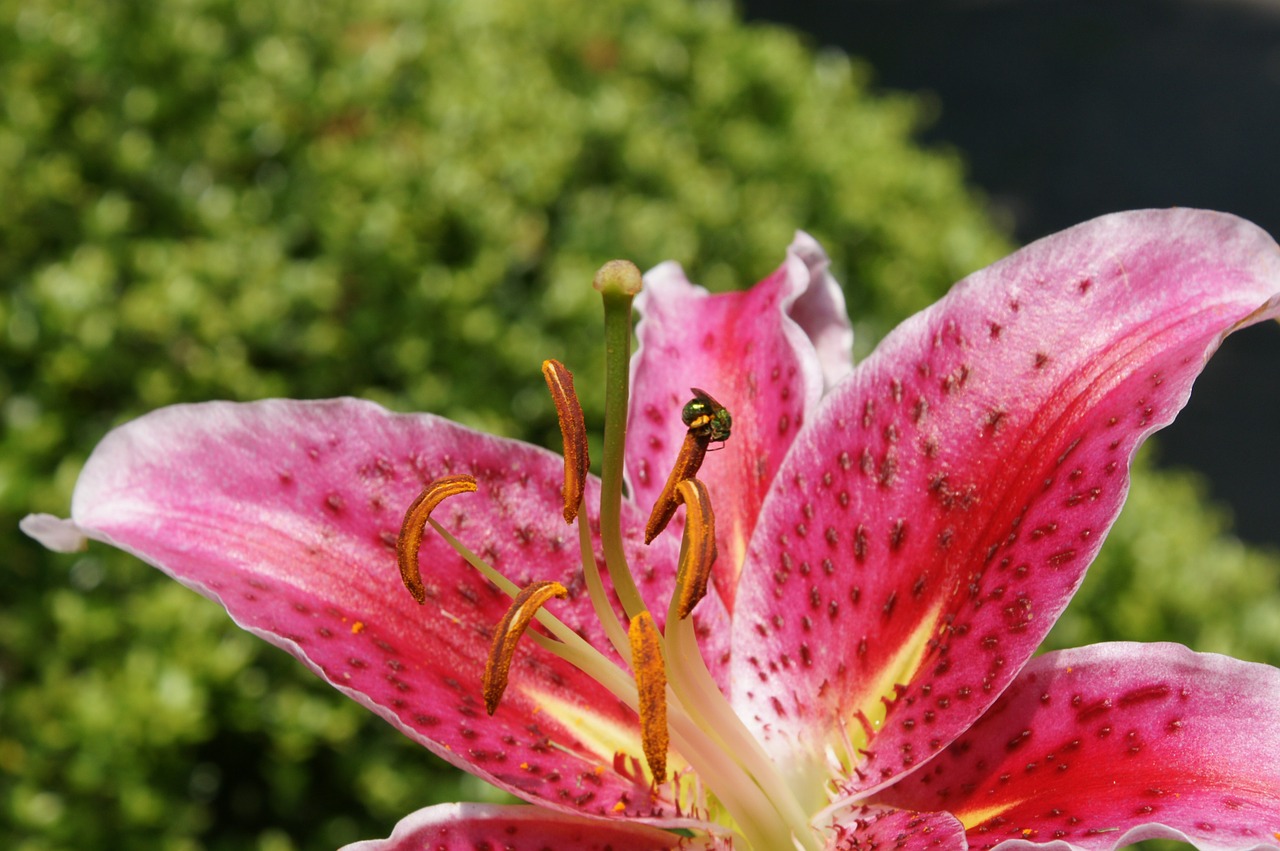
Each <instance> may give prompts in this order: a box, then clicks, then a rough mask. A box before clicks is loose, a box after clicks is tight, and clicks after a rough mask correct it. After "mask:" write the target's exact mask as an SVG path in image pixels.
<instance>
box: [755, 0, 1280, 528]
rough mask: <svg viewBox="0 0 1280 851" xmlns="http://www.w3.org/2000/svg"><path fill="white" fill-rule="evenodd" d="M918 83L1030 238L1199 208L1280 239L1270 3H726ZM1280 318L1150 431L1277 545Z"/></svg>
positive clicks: (1166, 452)
mask: <svg viewBox="0 0 1280 851" xmlns="http://www.w3.org/2000/svg"><path fill="white" fill-rule="evenodd" d="M740 2H741V3H742V8H743V11H744V13H745V14H746V16H747V17H748V19H756V20H768V21H775V22H778V23H785V24H789V25H791V26H794V27H797V28H799V29H802V30H805V31H807V32H809V33H810V34H811V36H812V39H813V41H814V42H815V43H816V44H818V45H830V46H835V47H839V48H842V49H844V50H846V51H848V52H849V53H851V54H854V55H856V56H860V57H863V58H865V59H867V60H869V61H870V62H871V64H872V66H873V68H874V69H875V75H876V79H875V82H876V85H877V86H882V87H884V88H890V89H903V90H909V91H925V92H931V93H933V94H934V95H935V96H936V100H937V103H938V110H939V113H938V119H937V121H936V123H935V124H934V125H933V126H932V127H931V128H929V130H928V132H927V133H926V135H925V141H926V142H929V143H942V144H946V145H950V146H954V147H955V148H957V149H959V150H960V151H961V152H962V153H963V154H964V156H965V158H966V160H967V161H968V163H969V166H970V170H971V175H972V180H973V182H974V183H975V184H977V185H978V186H979V187H981V188H982V190H983V191H984V192H985V193H986V194H987V195H988V197H989V198H990V199H991V201H992V204H993V206H994V207H995V209H996V210H997V211H998V212H999V213H1001V214H1003V215H1004V216H1006V217H1007V218H1008V220H1009V221H1010V222H1011V223H1012V225H1013V228H1014V233H1015V235H1016V237H1017V238H1018V239H1019V240H1020V241H1022V242H1027V241H1030V240H1032V239H1035V238H1037V237H1040V236H1044V235H1045V234H1049V233H1052V232H1054V231H1056V230H1060V229H1062V228H1064V227H1067V226H1068V225H1072V224H1075V223H1077V222H1081V221H1084V220H1085V219H1088V218H1092V217H1093V216H1096V215H1099V214H1101V213H1106V212H1111V211H1114V210H1123V209H1130V208H1136V207H1168V206H1183V207H1208V208H1213V209H1219V210H1226V211H1229V212H1232V213H1236V214H1238V215H1241V216H1244V217H1245V218H1248V219H1252V220H1253V221H1254V222H1256V223H1257V224H1259V225H1261V226H1262V227H1263V228H1265V229H1266V230H1268V231H1269V232H1270V233H1271V234H1272V235H1275V236H1280V0H1253V2H1247V0H986V1H985V2H984V1H983V0H968V2H963V1H962V0H945V1H944V0H932V1H931V2H926V1H925V0H840V2H830V0H740ZM1278 377H1280V327H1277V326H1276V325H1275V324H1274V323H1268V324H1267V325H1266V326H1264V327H1261V328H1253V329H1250V330H1248V331H1244V332H1241V333H1240V334H1238V335H1237V336H1235V337H1233V338H1232V339H1231V340H1230V341H1229V342H1228V343H1227V344H1226V345H1225V346H1224V347H1223V349H1222V350H1221V351H1220V352H1219V353H1218V355H1217V356H1216V357H1215V358H1214V359H1213V360H1212V361H1211V362H1210V364H1209V366H1208V368H1207V369H1206V370H1205V374H1204V376H1203V378H1202V379H1201V380H1200V381H1199V382H1198V383H1197V385H1196V389H1195V392H1194V394H1193V395H1192V397H1191V402H1190V404H1189V405H1188V407H1187V409H1186V410H1185V411H1183V413H1182V414H1181V415H1180V416H1179V418H1178V420H1177V422H1176V423H1175V424H1174V425H1173V426H1171V427H1169V428H1168V429H1167V430H1165V431H1164V432H1162V433H1161V438H1160V445H1161V453H1160V454H1161V460H1162V462H1163V463H1165V464H1167V465H1177V466H1189V467H1193V468H1195V469H1198V470H1201V471H1203V472H1204V473H1206V474H1207V475H1208V477H1209V479H1210V482H1211V486H1212V492H1213V495H1214V496H1215V497H1216V498H1217V499H1219V500H1222V501H1225V502H1226V503H1228V504H1229V505H1230V506H1231V507H1232V509H1233V511H1234V513H1235V518H1236V528H1237V530H1238V531H1239V533H1240V535H1241V536H1242V537H1244V538H1246V539H1248V540H1252V541H1255V542H1271V543H1276V544H1280V487H1278V484H1280V483H1278V481H1277V474H1280V378H1278Z"/></svg>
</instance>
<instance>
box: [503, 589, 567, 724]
mask: <svg viewBox="0 0 1280 851" xmlns="http://www.w3.org/2000/svg"><path fill="white" fill-rule="evenodd" d="M567 596H569V591H568V589H567V588H565V587H564V586H563V585H561V584H560V583H559V582H551V581H549V580H544V581H541V582H533V583H531V584H529V585H528V586H526V587H525V588H522V589H521V590H520V593H519V594H517V595H516V598H515V600H513V601H512V602H511V608H509V609H507V613H506V614H505V615H503V617H502V621H501V622H500V623H499V624H498V628H497V630H495V631H494V634H493V644H491V645H490V646H489V661H488V662H487V663H486V664H485V666H484V706H485V709H487V710H489V714H490V715H492V714H493V713H494V710H496V709H497V708H498V701H499V700H501V699H502V693H503V692H504V691H506V689H507V678H508V676H509V675H510V674H511V659H512V657H513V656H514V655H515V652H516V644H518V643H519V641H520V636H522V635H524V631H525V630H526V629H528V627H529V622H530V621H532V620H533V618H534V616H535V615H537V614H538V610H539V609H541V608H542V607H543V606H544V605H545V604H546V603H547V601H548V600H550V599H551V598H552V597H556V598H558V599H564V598H565V597H567Z"/></svg>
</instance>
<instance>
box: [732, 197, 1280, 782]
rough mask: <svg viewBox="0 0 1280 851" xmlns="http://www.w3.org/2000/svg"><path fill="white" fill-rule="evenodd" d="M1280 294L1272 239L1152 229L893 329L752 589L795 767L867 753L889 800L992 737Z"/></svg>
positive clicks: (741, 611) (746, 662)
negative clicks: (1208, 386)
mask: <svg viewBox="0 0 1280 851" xmlns="http://www.w3.org/2000/svg"><path fill="white" fill-rule="evenodd" d="M1278 299H1280V249H1277V246H1276V244H1275V242H1274V241H1272V240H1271V238H1270V237H1268V236H1267V235H1266V234H1265V233H1264V232H1262V231H1261V230H1259V229H1258V228H1257V227H1255V226H1253V225H1251V224H1249V223H1248V222H1244V221H1242V220H1240V219H1237V218H1234V217H1232V216H1228V215H1223V214H1218V213H1208V212H1200V211H1193V210H1153V211H1141V212H1134V213H1122V214H1116V215H1112V216H1105V217H1103V218H1100V219H1095V220H1093V221H1091V222H1087V223H1085V224H1082V225H1079V226H1077V227H1074V228H1071V229H1069V230H1067V231H1063V232H1062V233H1059V234H1056V235H1054V236H1051V237H1047V238H1045V239H1043V240H1040V241H1039V242H1036V243H1034V244H1032V245H1029V246H1027V247H1026V248H1024V249H1022V250H1021V251H1019V252H1017V253H1016V254H1014V255H1012V256H1010V257H1008V258H1006V259H1004V260H1002V261H1000V262H998V263H996V264H995V265H993V266H991V267H989V268H987V269H984V270H982V271H980V272H977V273H975V274H973V275H971V276H969V277H968V278H966V279H965V280H964V281H962V282H960V283H959V284H957V285H956V286H955V288H953V290H952V291H951V293H950V294H949V295H948V296H947V297H945V298H944V299H943V300H942V301H940V302H939V303H938V304H936V305H934V306H933V307H931V308H930V309H928V310H926V311H924V312H922V313H920V314H917V315H916V316H914V317H912V318H911V319H909V320H907V321H906V322H905V323H903V324H902V325H901V326H900V327H899V328H897V329H896V330H895V331H894V332H893V333H892V334H891V335H889V337H887V338H886V339H885V340H884V341H883V343H882V344H881V345H880V347H879V348H878V349H877V350H876V351H875V352H874V353H873V354H872V356H871V357H870V358H868V359H867V360H866V361H865V362H864V363H862V364H860V365H859V366H858V367H857V369H856V370H855V371H854V374H853V375H852V377H851V378H850V379H849V380H848V381H846V382H845V383H843V384H842V385H840V386H839V387H838V388H837V389H836V390H835V391H833V393H832V394H830V395H829V396H828V397H827V399H826V400H825V401H824V404H823V406H822V408H821V409H820V410H819V412H818V415H817V417H816V418H815V419H814V420H813V421H812V422H811V423H810V424H809V425H808V426H807V427H806V428H805V429H804V430H803V431H802V433H801V435H800V436H799V437H798V438H797V440H796V443H795V445H794V447H793V449H792V452H791V454H790V455H789V456H788V458H787V461H786V463H785V464H784V466H783V467H782V469H781V470H780V471H779V473H778V475H777V477H776V479H775V480H774V484H773V488H772V490H771V491H770V493H769V496H768V498H767V500H766V501H765V504H764V508H763V514H762V517H761V519H760V522H759V525H758V526H757V527H756V532H755V536H754V538H753V539H752V545H751V549H750V555H749V558H748V563H747V566H746V568H745V569H744V571H743V584H742V587H741V588H740V589H739V593H738V598H737V599H738V608H737V611H736V620H735V624H734V634H733V641H732V644H733V663H732V664H733V669H732V687H733V692H734V693H733V699H734V701H735V705H736V706H738V707H739V710H740V712H741V714H743V715H744V717H747V718H748V719H749V720H750V721H751V722H752V723H753V724H754V725H755V726H756V728H757V729H758V730H760V732H761V734H762V736H763V737H764V738H765V740H766V741H767V742H768V746H769V748H770V749H771V750H772V751H773V752H774V753H775V755H776V756H777V758H778V759H779V760H780V761H782V762H784V763H785V764H791V765H809V766H816V765H820V764H821V748H822V747H823V746H825V745H829V744H833V743H834V744H836V745H839V743H840V742H842V741H850V742H852V745H853V748H854V749H855V751H854V753H852V754H845V759H846V763H847V768H848V770H849V772H850V777H849V780H848V790H849V791H855V790H859V789H861V790H870V789H873V788H875V787H878V786H881V785H884V784H886V783H888V782H890V781H892V780H893V779H894V778H895V777H898V776H900V775H902V774H903V773H905V772H908V771H910V770H912V769H913V768H915V767H916V766H918V765H920V764H921V763H923V762H925V761H926V760H927V759H929V758H930V757H931V756H933V755H934V754H936V753H937V752H938V751H940V750H941V749H942V748H943V747H945V746H946V745H947V743H948V742H950V741H951V740H952V739H954V738H955V737H956V736H957V735H959V734H960V733H961V732H962V731H963V730H964V729H965V728H967V727H968V726H969V725H970V724H971V723H973V721H974V720H975V719H976V718H977V717H978V716H979V715H981V714H982V712H983V711H984V710H985V709H986V708H987V707H988V706H990V705H991V703H992V702H993V701H994V700H995V699H996V698H997V697H998V696H999V694H1000V693H1001V691H1003V690H1004V688H1005V687H1006V686H1007V685H1008V683H1009V682H1010V680H1011V679H1012V678H1013V677H1014V676H1015V675H1016V673H1017V672H1018V670H1019V669H1020V668H1021V667H1022V665H1023V664H1024V663H1025V662H1026V660H1027V659H1028V658H1029V657H1030V656H1031V654H1032V652H1033V651H1034V650H1035V648H1036V647H1037V646H1038V645H1039V643H1040V641H1041V639H1042V638H1043V637H1044V635H1045V633H1046V632H1048V630H1049V628H1050V626H1052V624H1053V623H1054V621H1055V620H1056V619H1057V617H1058V614H1059V613H1060V612H1061V611H1062V608H1063V607H1064V606H1065V605H1066V603H1067V601H1068V600H1069V598H1070V597H1071V595H1072V593H1074V591H1075V589H1076V587H1077V586H1078V584H1079V582H1080V580H1081V578H1082V577H1083V574H1084V571H1085V568H1086V566H1087V565H1088V564H1089V562H1090V561H1091V560H1092V558H1093V556H1094V554H1095V553H1096V552H1097V550H1098V547H1099V546H1100V545H1101V543H1102V539H1103V537H1104V536H1105V534H1106V532H1107V530H1108V529H1109V528H1110V526H1111V523H1112V522H1113V520H1114V519H1115V516H1116V514H1117V513H1118V512H1119V509H1120V506H1121V504H1122V502H1123V501H1124V497H1125V494H1126V492H1127V489H1128V481H1129V463H1130V459H1131V458H1132V456H1133V453H1134V451H1135V449H1136V448H1137V446H1138V445H1139V443H1141V441H1142V440H1143V439H1144V438H1145V437H1146V436H1147V435H1149V434H1150V433H1151V432H1152V431H1154V430H1155V429H1157V428H1159V427H1160V426H1162V425H1165V424H1167V423H1168V422H1169V421H1171V420H1172V419H1173V416H1174V414H1175V413H1176V412H1177V411H1178V409H1179V408H1181V406H1182V405H1183V404H1184V402H1185V401H1186V398H1187V395H1188V393H1189V392H1190V388H1191V382H1192V380H1193V379H1194V378H1195V376H1196V375H1197V374H1198V373H1199V372H1200V370H1201V368H1202V366H1203V365H1204V362H1205V360H1206V359H1207V358H1208V357H1209V355H1210V354H1211V353H1212V352H1213V351H1214V349H1215V348H1216V347H1217V346H1218V344H1219V343H1220V342H1221V340H1222V338H1223V337H1224V336H1225V335H1226V334H1228V333H1230V332H1231V331H1233V330H1235V329H1236V328H1239V327H1241V326H1243V325H1247V324H1250V323H1253V322H1257V321H1260V320H1262V319H1265V318H1268V317H1274V316H1275V315H1276V314H1277V300H1278ZM806 753H807V754H809V757H808V758H803V755H804V754H806Z"/></svg>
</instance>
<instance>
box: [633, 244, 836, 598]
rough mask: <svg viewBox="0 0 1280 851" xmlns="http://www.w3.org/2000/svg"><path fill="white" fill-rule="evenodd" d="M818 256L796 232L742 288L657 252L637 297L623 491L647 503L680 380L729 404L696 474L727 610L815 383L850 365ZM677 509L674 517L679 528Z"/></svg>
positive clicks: (684, 393)
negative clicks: (713, 285) (711, 521)
mask: <svg viewBox="0 0 1280 851" xmlns="http://www.w3.org/2000/svg"><path fill="white" fill-rule="evenodd" d="M827 265H828V260H827V256H826V255H825V254H824V253H823V252H822V249H821V248H819V247H818V244H817V243H816V242H815V241H814V240H813V238H812V237H810V236H808V235H807V234H803V233H801V234H797V235H796V238H795V240H794V241H793V242H792V243H791V246H790V247H789V248H788V249H787V258H786V260H785V261H783V263H782V266H781V267H779V268H778V270H777V271H776V272H775V273H774V274H773V275H771V276H770V277H769V278H767V279H765V280H764V281H762V282H761V283H759V284H758V285H756V286H755V287H753V288H752V289H750V290H747V291H744V292H734V293H725V294H722V295H710V294H709V293H708V292H707V291H706V290H705V289H703V288H702V287H699V286H695V285H693V284H691V283H689V281H688V279H687V278H685V275H684V272H683V271H682V270H681V268H680V266H679V265H678V264H675V263H664V264H662V265H661V266H658V267H657V268H655V269H653V270H652V271H650V272H649V273H648V274H647V275H645V281H644V289H643V290H642V291H641V293H640V295H639V296H638V297H637V299H636V308H637V309H638V310H639V311H640V312H641V314H642V315H643V318H642V319H641V321H640V323H639V325H638V327H637V329H636V334H637V336H638V339H639V341H640V345H639V348H638V349H637V351H636V354H635V357H634V359H633V367H632V373H633V375H632V404H631V414H630V418H629V422H628V434H627V463H628V478H629V481H630V483H631V487H632V494H633V497H634V499H635V500H636V502H637V503H638V504H639V505H640V506H642V507H646V508H647V507H649V506H652V505H653V503H654V501H655V500H656V499H657V497H658V494H659V493H660V492H661V490H662V486H663V484H664V483H665V481H666V478H667V473H668V472H669V471H670V469H671V466H672V464H673V462H674V460H675V457H676V454H677V452H678V450H679V448H680V443H681V441H682V439H683V437H684V434H685V430H686V429H685V426H684V424H683V423H682V422H681V419H680V412H681V409H682V408H683V407H684V404H685V402H687V401H688V400H689V398H690V392H689V389H690V387H700V388H702V389H704V390H706V391H707V392H708V393H710V394H711V395H712V396H713V397H714V398H715V399H716V400H717V401H718V402H720V403H721V404H722V405H724V406H725V407H726V408H728V409H729V412H730V413H731V414H732V416H733V434H732V436H731V437H730V438H729V440H728V441H727V442H726V443H725V446H724V450H723V451H720V452H714V453H713V454H711V455H709V456H708V458H707V459H706V461H705V462H704V465H703V468H702V472H700V473H699V474H698V477H699V478H700V479H701V480H702V481H703V482H705V483H706V485H707V488H708V490H709V491H710V493H711V499H712V504H713V506H714V508H715V513H716V522H717V527H718V530H719V534H718V538H719V552H720V556H719V558H718V560H717V562H716V566H715V574H714V585H715V588H716V589H717V591H719V593H720V596H721V598H722V600H723V601H724V603H725V605H726V607H727V609H728V610H729V611H730V612H732V610H733V599H734V590H735V589H736V587H737V584H738V573H739V571H740V570H741V568H742V563H743V559H744V558H745V556H746V548H747V541H748V540H750V536H751V532H752V529H753V528H754V526H755V520H756V517H757V515H758V514H759V510H760V504H761V502H762V501H763V500H764V495H765V492H766V491H767V489H768V487H769V483H770V482H771V481H772V480H773V476H774V474H775V473H776V472H777V470H778V467H779V466H780V465H781V463H782V459H783V457H784V456H785V454H786V452H787V449H788V448H789V447H790V446H791V442H792V440H793V439H794V438H795V435H796V433H797V432H798V430H799V429H800V427H801V426H802V425H803V424H804V422H805V421H806V420H808V419H809V417H810V416H811V415H812V413H813V411H814V410H815V409H816V407H817V404H818V400H819V399H820V398H821V396H822V393H823V390H824V387H826V386H829V385H830V384H833V383H834V382H835V381H837V380H839V379H840V378H842V377H843V376H844V375H846V374H847V373H848V372H849V370H850V369H851V368H852V366H851V365H852V360H851V358H852V353H851V352H852V346H853V331H852V330H851V328H850V326H849V320H848V317H847V316H846V314H845V310H844V296H843V294H842V293H841V291H840V288H839V285H838V284H836V282H835V280H834V279H833V278H832V277H831V275H830V274H829V273H828V272H827ZM682 522H683V520H682V518H680V517H679V516H677V518H676V519H675V521H674V522H673V526H672V528H673V529H674V532H669V533H667V534H673V535H674V536H676V537H678V536H679V530H680V528H681V524H682Z"/></svg>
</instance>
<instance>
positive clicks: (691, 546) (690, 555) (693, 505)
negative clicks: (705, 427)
mask: <svg viewBox="0 0 1280 851" xmlns="http://www.w3.org/2000/svg"><path fill="white" fill-rule="evenodd" d="M676 498H677V499H678V500H679V501H680V502H682V503H684V506H685V523H684V538H683V540H682V541H681V543H680V569H679V572H678V573H677V575H676V599H675V600H674V601H673V603H674V604H675V615H676V616H677V617H678V618H680V619H681V620H684V619H685V618H687V617H689V614H690V613H691V612H692V611H693V607H694V606H696V605H698V602H699V601H700V600H701V599H702V598H703V597H705V596H706V595H707V580H708V579H709V578H710V577H711V566H712V565H713V564H715V562H716V518H715V514H714V513H713V512H712V511H711V497H710V496H709V495H708V494H707V486H706V485H704V484H703V483H702V482H701V481H699V480H698V479H685V480H684V481H683V482H681V483H680V484H679V485H677V486H676Z"/></svg>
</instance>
